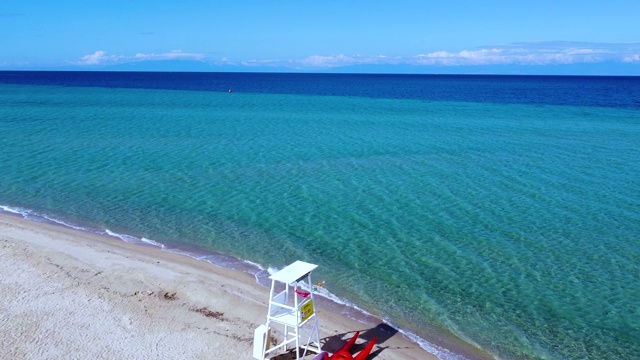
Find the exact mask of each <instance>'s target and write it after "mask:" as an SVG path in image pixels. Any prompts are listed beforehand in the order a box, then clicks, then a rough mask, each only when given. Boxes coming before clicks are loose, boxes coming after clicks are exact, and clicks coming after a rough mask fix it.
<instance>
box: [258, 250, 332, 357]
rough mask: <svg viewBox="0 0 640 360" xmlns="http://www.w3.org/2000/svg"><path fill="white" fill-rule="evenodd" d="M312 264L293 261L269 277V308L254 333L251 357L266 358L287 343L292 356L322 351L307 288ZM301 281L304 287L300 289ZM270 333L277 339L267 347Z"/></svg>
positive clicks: (315, 316) (313, 266) (310, 288)
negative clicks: (293, 351) (262, 323)
mask: <svg viewBox="0 0 640 360" xmlns="http://www.w3.org/2000/svg"><path fill="white" fill-rule="evenodd" d="M316 267H318V265H314V264H310V263H307V262H304V261H296V262H294V263H293V264H291V265H289V266H287V267H285V268H284V269H282V270H280V271H278V272H277V273H275V274H273V275H271V276H270V277H269V278H270V279H271V291H270V293H269V311H268V313H267V322H266V324H264V325H260V326H259V327H258V328H257V329H256V331H255V334H254V344H253V357H254V358H255V359H258V360H265V359H268V358H269V356H270V355H271V354H273V353H275V352H276V350H279V349H283V350H284V351H286V350H287V349H288V348H289V347H293V348H294V349H295V350H296V360H299V359H302V358H304V357H305V356H306V354H307V352H308V351H313V352H315V353H320V352H321V351H322V350H321V349H320V337H319V332H318V317H317V314H316V311H315V305H314V302H313V300H314V299H313V291H311V290H312V289H313V286H312V283H311V271H313V270H314V269H315V268H316ZM303 284H304V285H306V286H305V287H306V289H307V290H304V288H303V286H302V285H303ZM299 286H300V288H299ZM276 292H277V293H276ZM272 331H273V332H274V333H273V334H272V333H271V332H272ZM272 336H273V339H277V340H276V344H275V345H273V346H271V347H269V345H270V343H271V339H272ZM280 338H282V340H281V341H279V339H280ZM301 350H302V354H301V353H300V351H301Z"/></svg>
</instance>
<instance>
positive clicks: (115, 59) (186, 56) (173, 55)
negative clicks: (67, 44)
mask: <svg viewBox="0 0 640 360" xmlns="http://www.w3.org/2000/svg"><path fill="white" fill-rule="evenodd" d="M204 59H205V56H204V55H203V54H196V53H186V52H183V51H182V50H172V51H170V52H166V53H162V54H144V53H137V54H135V55H134V56H125V55H107V52H106V51H104V50H98V51H96V52H94V53H93V54H88V55H85V56H83V57H82V58H81V59H80V60H79V61H76V62H74V64H76V65H83V66H90V65H112V64H119V63H129V62H136V61H152V60H199V61H202V60H204Z"/></svg>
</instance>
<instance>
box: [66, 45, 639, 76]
mask: <svg viewBox="0 0 640 360" xmlns="http://www.w3.org/2000/svg"><path fill="white" fill-rule="evenodd" d="M159 60H188V61H202V62H209V63H211V64H212V65H237V66H246V67H259V66H267V67H288V68H291V69H298V70H312V69H331V68H338V67H345V66H354V65H415V66H483V65H559V64H584V63H598V62H606V61H608V62H625V63H640V43H627V44H606V43H585V42H566V41H565V42H560V41H556V42H529V43H513V44H503V45H495V46H487V47H480V48H475V49H463V50H460V51H450V50H437V51H433V52H428V53H422V54H418V55H414V56H387V55H372V56H368V55H348V54H339V55H312V56H308V57H306V58H303V59H293V60H268V59H252V60H237V61H231V60H229V59H228V58H227V57H222V58H218V59H213V58H209V57H208V56H206V55H205V54H201V53H190V52H184V51H182V50H172V51H169V52H164V53H137V54H135V55H133V56H130V55H129V56H127V55H109V54H107V52H106V51H104V50H98V51H96V52H94V53H93V54H89V55H85V56H83V57H82V58H81V59H80V61H77V62H75V63H74V64H76V65H85V66H88V65H94V66H97V65H108V64H116V63H130V62H143V61H159Z"/></svg>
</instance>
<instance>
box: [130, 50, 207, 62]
mask: <svg viewBox="0 0 640 360" xmlns="http://www.w3.org/2000/svg"><path fill="white" fill-rule="evenodd" d="M204 58H205V56H204V55H203V54H196V53H185V52H182V50H171V51H170V52H165V53H162V54H155V53H152V54H143V53H137V54H136V55H135V56H134V59H135V60H137V61H147V60H203V59H204Z"/></svg>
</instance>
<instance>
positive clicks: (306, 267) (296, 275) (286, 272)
mask: <svg viewBox="0 0 640 360" xmlns="http://www.w3.org/2000/svg"><path fill="white" fill-rule="evenodd" d="M317 267H318V265H315V264H310V263H308V262H304V261H300V260H298V261H296V262H294V263H293V264H291V265H289V266H287V267H286V268H284V269H282V270H280V271H278V272H277V273H275V274H273V275H271V276H269V279H271V280H275V281H279V282H282V283H285V284H291V283H294V282H298V281H300V280H302V279H303V278H304V277H306V276H307V274H308V273H310V272H311V271H313V269H315V268H317Z"/></svg>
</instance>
